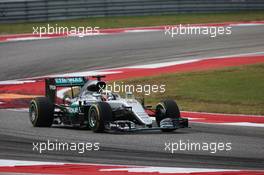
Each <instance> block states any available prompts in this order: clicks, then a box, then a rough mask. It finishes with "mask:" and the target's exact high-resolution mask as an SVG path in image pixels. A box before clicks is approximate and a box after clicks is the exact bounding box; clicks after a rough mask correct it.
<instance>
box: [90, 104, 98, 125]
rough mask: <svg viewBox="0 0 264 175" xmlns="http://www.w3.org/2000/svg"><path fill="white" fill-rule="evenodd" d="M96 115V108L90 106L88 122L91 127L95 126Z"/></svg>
mask: <svg viewBox="0 0 264 175" xmlns="http://www.w3.org/2000/svg"><path fill="white" fill-rule="evenodd" d="M97 116H98V114H97V111H96V109H94V108H92V109H91V111H90V115H89V124H90V126H91V127H92V128H94V127H95V126H96V123H97V120H96V119H97Z"/></svg>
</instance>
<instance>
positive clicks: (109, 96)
mask: <svg viewBox="0 0 264 175" xmlns="http://www.w3.org/2000/svg"><path fill="white" fill-rule="evenodd" d="M101 98H102V101H108V100H114V95H113V94H112V92H111V91H109V90H103V91H101Z"/></svg>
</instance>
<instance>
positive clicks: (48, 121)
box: [29, 97, 54, 127]
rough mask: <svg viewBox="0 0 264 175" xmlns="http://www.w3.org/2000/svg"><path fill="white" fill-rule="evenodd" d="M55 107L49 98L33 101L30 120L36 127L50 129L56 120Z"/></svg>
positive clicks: (38, 98) (30, 107) (30, 108)
mask: <svg viewBox="0 0 264 175" xmlns="http://www.w3.org/2000/svg"><path fill="white" fill-rule="evenodd" d="M53 115H54V105H53V104H52V102H51V101H50V100H49V98H47V97H37V98H34V99H32V100H31V102H30V106H29V119H30V121H31V123H32V125H33V126H34V127H50V126H51V125H52V123H53V119H54V116H53Z"/></svg>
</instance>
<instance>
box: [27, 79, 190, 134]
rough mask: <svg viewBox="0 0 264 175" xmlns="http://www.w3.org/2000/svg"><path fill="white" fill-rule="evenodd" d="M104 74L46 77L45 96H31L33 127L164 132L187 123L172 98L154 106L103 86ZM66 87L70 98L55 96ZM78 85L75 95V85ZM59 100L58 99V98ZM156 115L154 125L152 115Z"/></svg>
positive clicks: (184, 126) (30, 115)
mask: <svg viewBox="0 0 264 175" xmlns="http://www.w3.org/2000/svg"><path fill="white" fill-rule="evenodd" d="M104 77H105V76H99V75H98V76H93V78H95V79H93V80H90V79H88V78H85V77H70V78H62V77H60V78H47V79H45V91H46V94H45V97H37V98H34V99H32V101H31V102H30V106H29V118H30V121H31V123H32V125H33V126H34V127H50V126H52V125H63V126H74V127H88V128H90V129H91V130H93V131H94V132H104V131H138V130H155V129H160V130H162V131H164V132H170V131H174V130H176V129H178V128H186V127H188V119H185V118H181V117H180V111H179V108H178V106H177V104H176V102H175V101H174V100H164V101H162V102H160V103H158V104H157V106H156V108H155V109H151V107H150V106H145V105H144V100H142V102H141V103H140V102H139V100H137V99H136V98H134V96H133V94H132V93H129V92H128V93H126V97H125V98H121V96H120V95H119V94H116V93H113V92H111V91H107V90H105V87H106V83H105V82H104V81H102V80H101V79H102V78H104ZM62 87H68V89H69V91H70V92H71V94H72V95H71V98H69V97H67V95H64V97H63V99H59V98H58V97H57V90H58V88H60V89H61V88H62ZM76 87H79V89H80V90H79V92H78V95H75V97H74V88H76ZM58 101H60V102H58ZM154 117H155V119H156V123H157V125H155V124H154V123H153V120H152V118H154Z"/></svg>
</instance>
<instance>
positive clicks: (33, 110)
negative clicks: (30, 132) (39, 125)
mask: <svg viewBox="0 0 264 175" xmlns="http://www.w3.org/2000/svg"><path fill="white" fill-rule="evenodd" d="M36 118H37V112H36V106H35V105H34V104H32V105H31V107H30V119H31V121H32V122H34V121H35V120H36Z"/></svg>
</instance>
